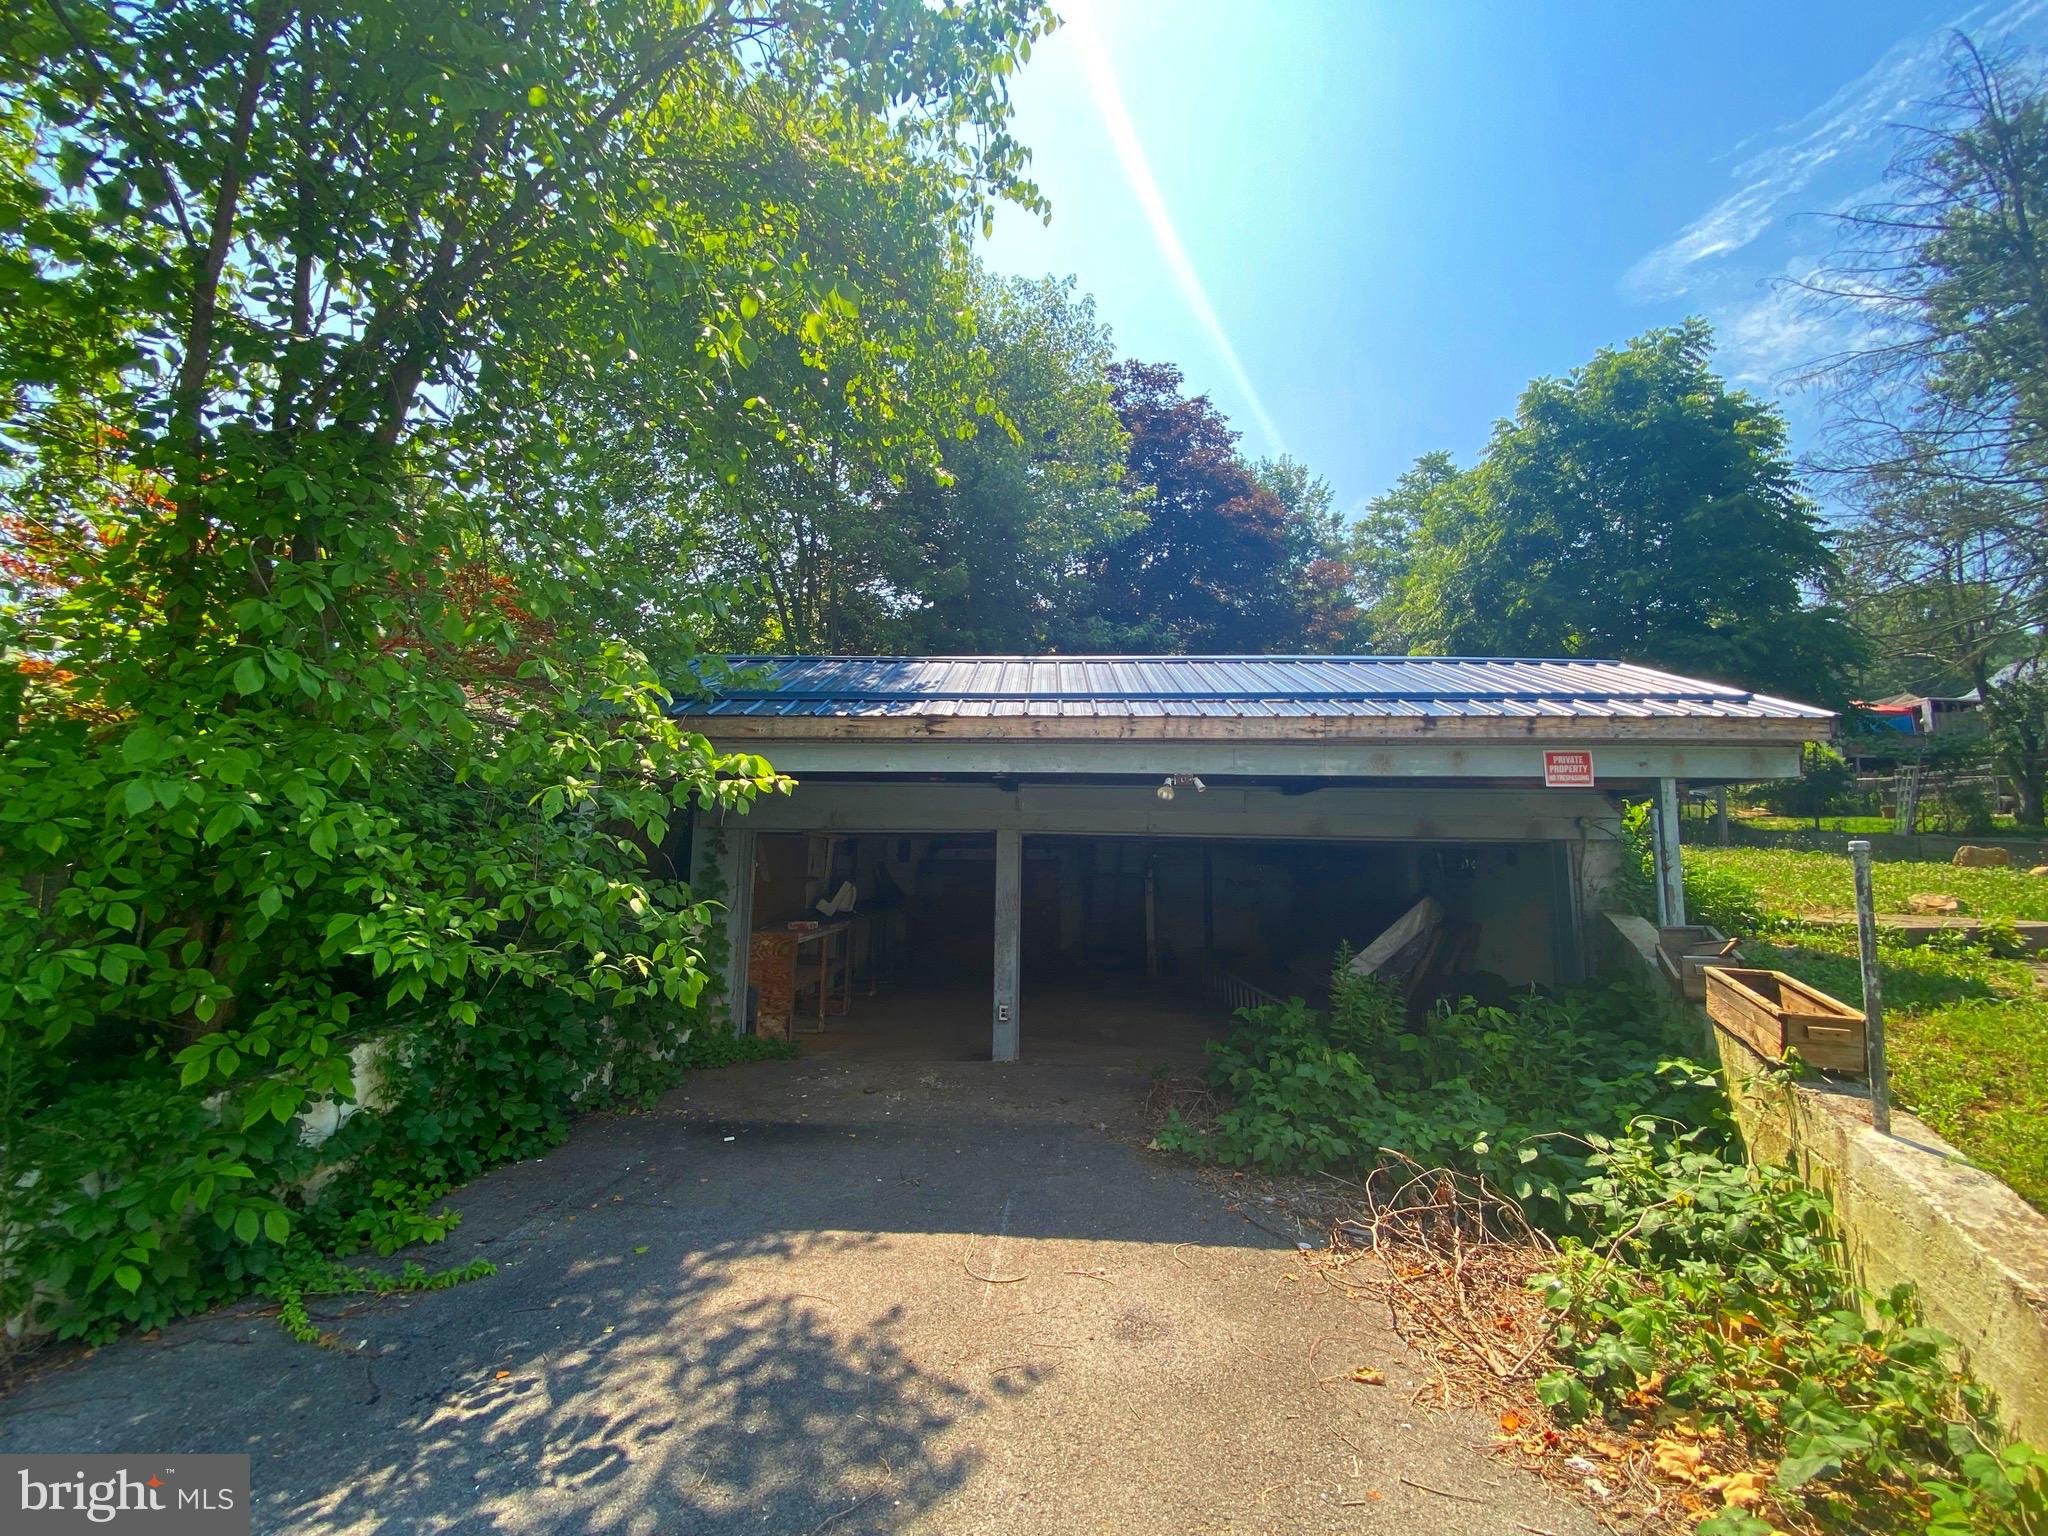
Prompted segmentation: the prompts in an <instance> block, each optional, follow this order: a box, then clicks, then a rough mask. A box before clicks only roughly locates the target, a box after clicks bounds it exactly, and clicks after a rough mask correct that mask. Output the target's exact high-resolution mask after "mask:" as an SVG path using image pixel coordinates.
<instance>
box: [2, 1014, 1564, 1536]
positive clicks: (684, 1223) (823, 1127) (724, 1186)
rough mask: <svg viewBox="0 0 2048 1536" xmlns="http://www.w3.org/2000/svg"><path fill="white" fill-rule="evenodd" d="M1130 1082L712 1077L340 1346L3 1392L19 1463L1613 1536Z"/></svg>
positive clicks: (608, 1138)
mask: <svg viewBox="0 0 2048 1536" xmlns="http://www.w3.org/2000/svg"><path fill="white" fill-rule="evenodd" d="M1142 1086H1143V1080H1142V1075H1141V1074H1140V1073H1138V1072H1136V1071H1133V1070H1130V1069H1129V1068H1128V1067H1119V1066H1112V1065H1106V1064H1105V1062H1104V1060H1102V1059H1101V1058H1092V1057H1090V1056H1088V1055H1087V1054H1085V1053H1080V1054H1073V1055H1070V1056H1068V1057H1067V1058H1066V1059H1061V1060H1048V1061H1038V1062H1032V1061H1026V1062H1024V1063H1020V1064H1018V1065H1015V1066H1010V1067H993V1066H990V1065H988V1064H986V1063H978V1062H976V1063H970V1062H950V1063H938V1064H927V1065H914V1064H909V1063H905V1062H902V1061H894V1060H861V1059H852V1058H845V1057H824V1058H817V1059H812V1060H807V1061H802V1062H792V1063H774V1064H767V1065H761V1066H753V1067H743V1068H735V1069H730V1070H727V1071H724V1072H717V1073H707V1074H702V1075H700V1076H698V1077H697V1078H695V1079H693V1080H692V1081H691V1082H690V1083H689V1084H688V1085H687V1086H686V1087H685V1088H684V1089H682V1090H679V1091H678V1092H677V1093H675V1094H673V1095H671V1096H670V1098H669V1099H668V1100H667V1101H665V1102H664V1103H663V1104H662V1106H661V1107H660V1108H659V1109H658V1110H656V1111H654V1112H652V1113H648V1114H643V1115H632V1116H599V1117H593V1118H591V1119H589V1120H587V1121H585V1122H584V1123H583V1124H582V1125H581V1126H580V1128H579V1129H578V1131H577V1133H576V1135H575V1137H574V1138H573V1140H572V1141H571V1142H570V1143H569V1144H568V1145H567V1146H565V1147H563V1148H561V1149H560V1150H558V1151H557V1152H555V1153H554V1154H552V1155H550V1156H548V1157H546V1158H544V1159H538V1160H535V1161H531V1162H527V1163H522V1164H519V1165H516V1166H513V1167H508V1168H504V1169H501V1170H499V1171H497V1172H496V1173H493V1174H491V1175H489V1176H488V1177H486V1178H483V1179H481V1180H479V1181H477V1182H476V1183H475V1184H474V1185H472V1186H471V1187H470V1188H468V1189H467V1190H465V1191H464V1192H463V1193H462V1194H461V1195H460V1196H459V1197H458V1198H457V1200H456V1202H455V1203H456V1204H457V1205H458V1206H459V1207H460V1208H461V1210H462V1211H463V1213H464V1220H463V1223H462V1225H461V1227H460V1228H459V1229H458V1230H457V1231H456V1232H455V1234H454V1235H453V1236H452V1237H450V1238H449V1239H448V1241H446V1242H445V1243H443V1244H441V1245H439V1247H438V1250H436V1251H434V1252H433V1253H431V1254H430V1255H429V1257H431V1258H432V1259H433V1260H434V1261H435V1262H437V1263H460V1262H464V1261H467V1260H468V1259H470V1258H472V1257H475V1256H478V1255H482V1256H487V1257H489V1258H492V1259H494V1260H495V1261H496V1262H497V1264H498V1272H497V1274H496V1275H495V1276H493V1277H491V1278H489V1279H486V1280H481V1281H478V1282H475V1283H473V1284H469V1285H464V1286H459V1287H455V1288H453V1289H450V1290H446V1291H439V1292H432V1293H426V1294H421V1295H411V1296H395V1297H388V1298H376V1299H366V1298H353V1299H351V1300H349V1301H347V1302H337V1303H333V1304H330V1305H329V1306H327V1308H326V1309H325V1313H324V1316H325V1318H326V1320H327V1325H328V1326H329V1327H331V1328H333V1329H334V1330H335V1332H336V1333H337V1334H338V1335H339V1338H340V1341H341V1348H339V1349H331V1350H321V1349H315V1348H312V1347H310V1346H306V1345H302V1344H297V1343H294V1342H292V1341H291V1340H289V1339H287V1338H286V1337H285V1336H284V1335H283V1334H282V1333H281V1332H280V1331H279V1330H278V1328H277V1326H276V1324H275V1322H274V1321H273V1320H271V1319H270V1318H269V1317H268V1316H265V1315H263V1314H261V1313H260V1312H259V1311H258V1310H256V1309H255V1308H253V1307H244V1308H240V1309H234V1310H230V1311H227V1312H223V1313H218V1314H215V1315H213V1316H210V1317H206V1318H201V1319H198V1320H195V1321H192V1322H190V1323H186V1324H183V1325H180V1326H178V1327H175V1328H172V1329H168V1330H166V1331H165V1332H164V1334H163V1335H162V1336H161V1337H159V1338H155V1339H129V1340H124V1341H122V1342H121V1343H119V1344H116V1345H114V1346H111V1347H109V1348H107V1349H104V1350H101V1351H99V1352H97V1353H96V1354H94V1355H92V1356H90V1357H88V1358H86V1359H83V1360H81V1361H79V1362H78V1363H77V1364H75V1365H72V1366H70V1367H68V1368H64V1369H58V1370H54V1371H50V1372H48V1373H45V1374H43V1375H41V1376H39V1377H37V1378H36V1379H33V1380H31V1381H29V1382H28V1383H27V1384H25V1385H23V1386H21V1387H19V1388H18V1389H17V1390H16V1391H15V1392H14V1393H13V1394H12V1395H11V1396H9V1397H7V1398H5V1399H0V1447H4V1448H6V1449H8V1450H28V1451H100V1450H108V1451H111V1450H122V1451H180V1452H187V1453H191V1452H200V1451H247V1452H249V1453H250V1454H251V1455H252V1456H253V1457H254V1490H255V1510H256V1527H257V1529H258V1530H267V1531H290V1532H318V1533H330V1532H331V1533H342V1532H349V1533H370V1532H391V1533H400V1532H403V1533H413V1532H452V1531H462V1532H470V1531H474V1532H484V1531H490V1532H556V1531H576V1532H582V1531H589V1532H597V1531H605V1532H612V1531H625V1532H647V1533H657V1532H659V1533H670V1532H677V1533H682V1532H721V1533H742V1532H745V1533H761V1532H766V1533H772V1536H783V1533H791V1536H817V1533H821V1532H825V1531H830V1532H832V1533H834V1536H856V1533H862V1532H931V1533H959V1532H1095V1531H1116V1532H1119V1533H1129V1532H1152V1531H1168V1530H1173V1531H1233V1532H1235V1531H1260V1532H1265V1531H1272V1532H1288V1533H1293V1532H1313V1531H1388V1532H1393V1531H1402V1532H1410V1531H1423V1530H1427V1531H1451V1532H1502V1533H1515V1532H1524V1531H1528V1530H1530V1529H1532V1528H1534V1529H1536V1530H1539V1531H1543V1532H1555V1533H1558V1536H1564V1533H1568V1532H1573V1533H1576V1532H1592V1531H1594V1530H1595V1529H1596V1528H1595V1527H1594V1525H1593V1523H1592V1521H1591V1520H1590V1519H1589V1518H1588V1517H1587V1516H1586V1515H1585V1514H1584V1513H1583V1512H1581V1511H1579V1510H1577V1509H1575V1508H1573V1507H1571V1506H1569V1505H1567V1504H1563V1503H1560V1502H1559V1501H1558V1500H1557V1498H1556V1497H1555V1495H1553V1494H1551V1493H1549V1492H1548V1491H1547V1490H1546V1489H1544V1488H1543V1487H1542V1486H1541V1485H1540V1484H1537V1483H1535V1482H1533V1481H1531V1480H1529V1479H1527V1478H1525V1477H1523V1476H1520V1475H1518V1474H1516V1473H1514V1472H1513V1471H1511V1470H1509V1469H1507V1468H1505V1467H1503V1466H1502V1465H1500V1464H1499V1463H1496V1462H1494V1461H1492V1460H1490V1459H1489V1458H1488V1456H1487V1455H1486V1453H1485V1450H1484V1445H1485V1441H1486V1438H1487V1433H1488V1430H1489V1428H1490V1425H1489V1423H1488V1422H1487V1421H1486V1419H1485V1418H1484V1417H1483V1416H1480V1415H1477V1414H1467V1415H1459V1414H1450V1415H1446V1414H1437V1413H1431V1412H1429V1411H1427V1410H1424V1409H1421V1408H1416V1407H1413V1406H1411V1405H1410V1402H1409V1394H1410V1390H1411V1389H1412V1388H1413V1386H1414V1385H1415V1383H1416V1380H1417V1372H1418V1370H1419V1369H1420V1366H1419V1363H1418V1362H1417V1361H1416V1360H1415V1359H1414V1357H1412V1356H1410V1355H1409V1354H1407V1353H1406V1351H1405V1350H1404V1348H1403V1346H1402V1345H1400V1344H1399V1342H1398V1341H1396V1340H1395V1339H1394V1338H1393V1337H1392V1336H1391V1335H1390V1334H1389V1333H1388V1332H1387V1331H1386V1330H1385V1327H1384V1324H1383V1321H1382V1320H1381V1319H1379V1318H1377V1317H1376V1316H1374V1315H1373V1314H1372V1313H1371V1311H1370V1310H1369V1309H1367V1308H1365V1307H1363V1306H1360V1305H1358V1304H1356V1303H1353V1302H1349V1301H1346V1300H1344V1299H1342V1298H1341V1297H1339V1296H1337V1295H1335V1294H1334V1293H1333V1292H1332V1291H1331V1290H1330V1289H1329V1288H1328V1287H1326V1286H1324V1285H1321V1284H1319V1283H1317V1282H1316V1281H1315V1280H1314V1278H1313V1277H1312V1276H1311V1275H1310V1274H1309V1273H1308V1272H1307V1270H1306V1268H1305V1266H1303V1265H1301V1264H1300V1263H1299V1262H1298V1260H1297V1258H1296V1256H1295V1251H1294V1245H1293V1244H1292V1243H1291V1242H1289V1241H1287V1240H1286V1237H1285V1235H1280V1234H1275V1233H1273V1232H1270V1231H1267V1230H1265V1229H1264V1228H1262V1227H1261V1226H1260V1225H1257V1224H1255V1223H1254V1222H1253V1221H1251V1220H1248V1219H1247V1217H1246V1214H1244V1213H1243V1212H1242V1211H1241V1210H1237V1209H1233V1208H1232V1202H1231V1201H1230V1199H1229V1198H1228V1192H1227V1190H1224V1189H1220V1188H1219V1187H1218V1184H1217V1182H1216V1181H1214V1180H1213V1179H1207V1178H1204V1177H1203V1176H1201V1175H1198V1174H1196V1173H1194V1172H1191V1171H1189V1170H1187V1169H1184V1168H1181V1167H1179V1166H1176V1165H1174V1164H1172V1163H1169V1162H1167V1161H1166V1160H1164V1159H1161V1158H1158V1157H1156V1156H1155V1155H1153V1154H1150V1153H1147V1152H1146V1151H1145V1150H1143V1148H1142V1146H1141V1145H1140V1139H1139V1137H1138V1136H1137V1135H1136V1134H1134V1133H1135V1131H1136V1120H1137V1114H1138V1108H1137V1106H1138V1100H1139V1095H1140V1092H1141V1090H1142ZM1253 1204H1254V1211H1253V1213H1252V1214H1254V1215H1256V1214H1257V1210H1256V1202H1253ZM1360 1365H1371V1366H1375V1367H1378V1368H1380V1369H1382V1370H1384V1371H1385V1373H1386V1375H1387V1378H1388V1384H1387V1385H1386V1386H1385V1387H1372V1386H1360V1385H1357V1384H1354V1383H1353V1382H1351V1381H1350V1380H1349V1374H1350V1372H1351V1370H1352V1369H1353V1368H1354V1367H1357V1366H1360ZM1417 1485H1422V1486H1417Z"/></svg>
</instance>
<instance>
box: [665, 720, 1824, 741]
mask: <svg viewBox="0 0 2048 1536" xmlns="http://www.w3.org/2000/svg"><path fill="white" fill-rule="evenodd" d="M676 721H677V724H679V725H680V726H682V727H683V728H684V729H685V730H690V731H695V732H698V733H699V734H701V735H704V736H708V737H710V738H711V739H712V740H713V741H717V742H731V743H733V744H735V745H738V744H740V743H742V742H744V743H746V744H748V745H749V746H750V747H753V746H758V745H760V744H762V743H766V742H775V741H820V740H829V741H904V742H911V741H1271V742H1287V741H1298V742H1327V741H1347V742H1353V741H1355V742H1372V741H1384V742H1390V743H1398V742H1414V741H1429V740H1443V739H1446V738H1452V739H1456V740H1459V741H1491V742H1527V741H1530V740H1532V739H1542V740H1546V741H1556V742H1561V743H1562V742H1570V743H1574V744H1576V743H1580V742H1594V743H1598V742H1639V741H1658V742H1672V743H1678V742H1688V743H1697V744H1700V745H1712V746H1743V745H1749V744H1752V743H1754V744H1767V745H1772V746H1778V745H1783V744H1786V743H1788V742H1804V741H1825V740H1827V739H1828V738H1829V736H1831V735H1832V734H1833V731H1834V720H1833V717H1829V718H1827V719H1821V720H1805V719H1797V720H1780V719H1768V720H1727V719H1701V718H1672V717H1669V716H1665V717H1651V718H1637V719H1620V718H1611V717H1589V716H1583V715H1532V716H1515V717H1508V716H1490V717H1489V716H1470V715H1421V716H1348V715H1322V716H1315V717H1304V716H1249V715H1227V716H1216V715H1111V716H1103V715H1007V716H991V715H679V716H677V717H676Z"/></svg>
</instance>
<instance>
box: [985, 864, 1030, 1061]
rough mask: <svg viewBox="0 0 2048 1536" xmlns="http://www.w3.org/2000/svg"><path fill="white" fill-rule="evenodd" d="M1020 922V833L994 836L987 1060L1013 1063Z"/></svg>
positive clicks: (1017, 1033) (1018, 1032) (1018, 1031)
mask: <svg viewBox="0 0 2048 1536" xmlns="http://www.w3.org/2000/svg"><path fill="white" fill-rule="evenodd" d="M1023 921H1024V834H1023V833H1021V832H1017V831H1014V830H1013V831H1007V832H998V833H997V834H996V946H995V948H996V955H995V962H996V963H995V973H996V986H995V1006H994V1009H993V1023H994V1029H993V1031H992V1033H991V1035H990V1039H989V1057H990V1059H991V1060H994V1061H1015V1060H1016V1059H1017V1042H1018V1040H1019V1038H1020V1036H1021V1029H1020V1025H1021V1020H1020V1018H1019V1012H1018V990H1019V989H1018V955H1019V950H1020V947H1021V939H1022V936H1023V934H1022V930H1023Z"/></svg>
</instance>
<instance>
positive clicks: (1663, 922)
mask: <svg viewBox="0 0 2048 1536" xmlns="http://www.w3.org/2000/svg"><path fill="white" fill-rule="evenodd" d="M1655 822H1656V830H1657V922H1658V924H1659V925H1660V926H1662V927H1668V928H1677V927H1682V926H1684V923H1685V867H1684V864H1683V861H1682V858H1681V855H1680V853H1679V845H1678V780H1676V779H1659V780H1658V781H1657V815H1656V818H1655Z"/></svg>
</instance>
